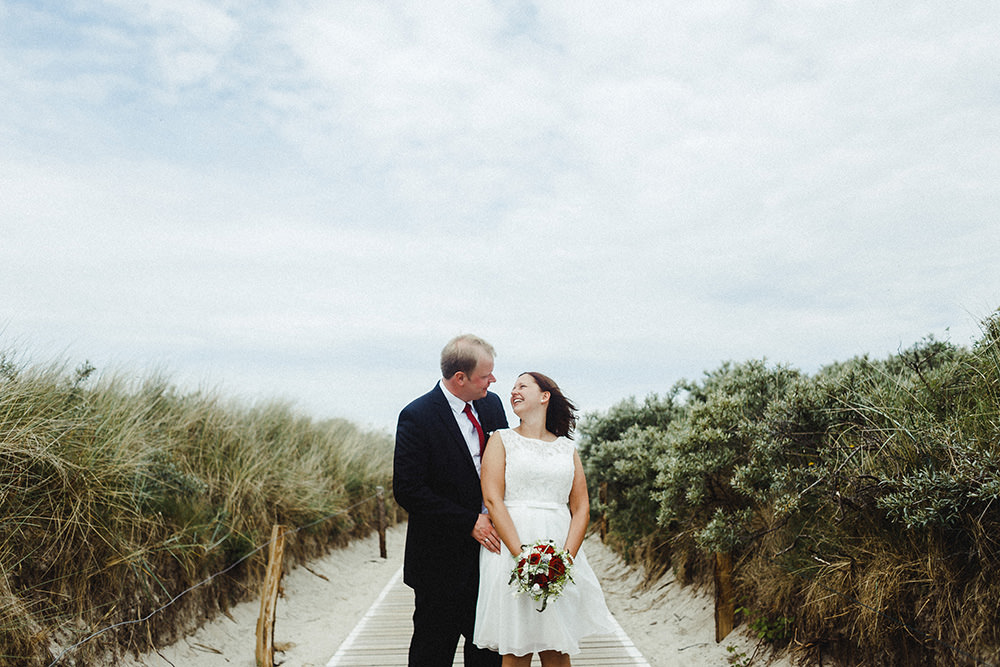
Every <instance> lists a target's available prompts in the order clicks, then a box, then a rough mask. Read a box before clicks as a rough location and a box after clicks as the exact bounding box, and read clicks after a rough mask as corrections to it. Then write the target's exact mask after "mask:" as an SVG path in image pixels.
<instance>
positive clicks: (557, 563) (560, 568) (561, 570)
mask: <svg viewBox="0 0 1000 667" xmlns="http://www.w3.org/2000/svg"><path fill="white" fill-rule="evenodd" d="M564 574H566V566H565V565H564V564H563V562H562V559H561V558H553V559H552V560H550V561H549V576H550V577H552V578H553V579H557V578H559V577H561V576H562V575H564Z"/></svg>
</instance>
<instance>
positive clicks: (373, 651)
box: [327, 569, 649, 667]
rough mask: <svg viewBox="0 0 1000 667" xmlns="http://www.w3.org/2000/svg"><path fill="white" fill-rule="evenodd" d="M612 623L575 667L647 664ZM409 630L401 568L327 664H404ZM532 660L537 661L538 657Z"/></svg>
mask: <svg viewBox="0 0 1000 667" xmlns="http://www.w3.org/2000/svg"><path fill="white" fill-rule="evenodd" d="M615 626H616V631H615V632H614V633H612V634H609V635H597V636H594V637H590V638H588V639H585V640H584V641H583V642H582V643H581V649H582V650H581V652H580V653H579V654H578V655H576V656H573V665H574V667H588V666H589V667H595V666H598V665H599V666H601V667H612V666H617V665H641V666H644V667H649V663H648V662H646V659H645V658H643V657H642V654H641V653H639V651H638V650H637V649H636V648H635V646H633V645H632V641H631V640H630V639H629V638H628V636H627V635H626V634H625V632H624V631H623V630H622V629H621V626H619V625H618V623H617V622H615ZM412 631H413V591H411V590H410V588H409V587H408V586H406V584H404V583H403V571H402V569H400V570H399V571H398V572H397V573H396V575H395V576H394V577H393V578H392V580H391V581H389V583H388V584H387V585H386V587H385V588H384V589H383V590H382V592H381V593H380V594H379V596H378V598H376V599H375V602H374V604H372V606H371V608H370V609H369V610H368V612H367V613H366V614H365V615H364V617H363V618H362V619H361V620H360V621H359V622H358V624H357V626H355V628H354V630H353V631H352V632H351V634H349V635H348V636H347V638H346V639H345V640H344V643H343V644H341V645H340V648H339V649H338V650H337V652H336V653H335V654H334V656H333V657H332V658H330V661H329V662H328V663H327V667H349V666H350V667H406V653H407V649H408V648H409V646H410V633H411V632H412ZM462 641H464V640H461V639H460V640H459V648H458V651H457V653H456V654H455V663H454V664H455V665H462V664H464V661H463V660H462ZM535 662H536V664H537V660H536V661H535Z"/></svg>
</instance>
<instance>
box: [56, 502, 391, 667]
mask: <svg viewBox="0 0 1000 667" xmlns="http://www.w3.org/2000/svg"><path fill="white" fill-rule="evenodd" d="M382 498H383V493H382V491H381V488H380V490H379V492H377V493H376V494H375V495H372V496H368V497H367V498H364V499H362V500H359V501H358V502H356V503H354V504H353V505H351V506H350V507H345V508H344V509H341V510H337V511H336V512H332V513H330V514H328V515H326V516H324V517H321V518H319V519H316V520H315V521H311V522H309V523H306V524H303V525H301V526H297V527H295V528H292V529H289V530H287V531H284V532H283V534H282V536H281V539H284V538H287V537H288V536H290V535H294V534H295V533H297V532H299V531H302V530H306V529H307V528H312V527H313V526H316V525H319V524H321V523H323V522H324V521H329V520H330V519H333V518H335V517H338V516H341V515H343V514H346V513H348V512H351V511H353V510H355V509H357V508H358V507H361V506H362V505H364V504H366V503H370V502H372V501H374V500H379V501H381V500H382ZM380 523H382V521H381V518H380ZM276 539H278V537H277V536H276V535H274V534H272V537H271V539H269V540H268V541H267V542H264V543H263V544H261V545H259V546H257V547H256V548H254V549H253V550H252V551H250V552H248V553H246V554H244V555H243V556H241V557H240V558H239V559H237V560H236V561H234V562H232V563H230V564H229V565H227V566H226V567H225V568H223V569H222V570H220V571H218V572H216V573H215V574H212V575H210V576H208V577H206V578H205V579H203V580H201V581H199V582H198V583H196V584H193V585H191V586H189V587H188V588H186V589H184V590H183V591H181V592H180V593H178V594H177V595H175V596H174V597H172V598H171V599H170V600H168V601H167V602H165V603H164V604H163V605H161V606H160V607H158V608H157V609H154V610H153V611H151V612H149V613H148V614H146V615H145V616H143V617H142V618H136V619H132V620H127V621H119V622H118V623H114V624H113V625H109V626H107V627H105V628H101V629H100V630H96V631H94V632H92V633H91V634H89V635H87V636H86V637H84V638H83V639H81V640H80V641H78V642H76V643H75V644H72V645H70V646H67V647H66V648H65V649H63V650H62V652H61V653H60V654H59V655H57V656H56V658H55V659H54V660H53V661H52V662H50V663H49V665H48V667H55V665H56V664H58V663H59V661H60V660H62V659H63V658H64V657H65V656H66V655H67V654H69V653H70V652H72V651H75V650H76V649H78V648H80V647H81V646H83V645H84V644H87V643H88V642H91V641H93V640H94V639H96V638H97V637H100V636H101V635H103V634H105V633H107V632H111V631H112V630H116V629H118V628H122V627H126V626H129V625H137V624H140V623H145V622H147V621H149V620H150V619H151V618H153V617H154V616H156V615H157V614H160V613H162V612H163V611H164V610H166V609H167V608H169V607H170V606H171V605H173V604H174V603H175V602H177V601H178V600H180V599H181V598H183V597H184V596H185V595H188V594H189V593H191V592H192V591H194V590H197V589H198V588H200V587H202V586H204V585H205V584H209V583H211V582H212V581H214V580H215V579H216V578H218V577H221V576H222V575H224V574H227V573H228V572H230V571H231V570H233V569H234V568H236V567H237V566H238V565H240V564H242V563H244V562H246V561H247V560H249V559H250V558H252V557H253V556H254V555H256V554H258V553H260V552H261V551H263V550H264V549H267V548H269V547H270V546H271V545H272V544H273V543H274V542H275V540H276ZM384 540H385V538H384V537H380V542H381V544H382V545H383V546H382V557H383V558H385V551H384V549H385V547H384Z"/></svg>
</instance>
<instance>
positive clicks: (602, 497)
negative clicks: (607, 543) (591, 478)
mask: <svg viewBox="0 0 1000 667" xmlns="http://www.w3.org/2000/svg"><path fill="white" fill-rule="evenodd" d="M597 499H598V500H599V501H600V503H601V524H600V530H601V542H604V538H606V537H607V536H608V483H607V482H601V487H600V491H598V493H597Z"/></svg>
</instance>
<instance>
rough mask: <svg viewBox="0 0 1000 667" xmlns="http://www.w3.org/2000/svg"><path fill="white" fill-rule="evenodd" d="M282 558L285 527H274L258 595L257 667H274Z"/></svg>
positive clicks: (283, 556)
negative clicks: (276, 611) (276, 616)
mask: <svg viewBox="0 0 1000 667" xmlns="http://www.w3.org/2000/svg"><path fill="white" fill-rule="evenodd" d="M284 558H285V527H284V526H279V525H275V526H274V528H272V529H271V546H270V548H269V549H268V554H267V572H266V574H265V575H264V587H263V589H262V590H261V593H260V616H259V617H258V618H257V652H256V653H257V667H274V608H275V606H276V605H277V603H278V592H279V589H280V584H281V575H282V569H283V561H284Z"/></svg>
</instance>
